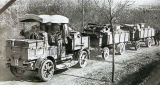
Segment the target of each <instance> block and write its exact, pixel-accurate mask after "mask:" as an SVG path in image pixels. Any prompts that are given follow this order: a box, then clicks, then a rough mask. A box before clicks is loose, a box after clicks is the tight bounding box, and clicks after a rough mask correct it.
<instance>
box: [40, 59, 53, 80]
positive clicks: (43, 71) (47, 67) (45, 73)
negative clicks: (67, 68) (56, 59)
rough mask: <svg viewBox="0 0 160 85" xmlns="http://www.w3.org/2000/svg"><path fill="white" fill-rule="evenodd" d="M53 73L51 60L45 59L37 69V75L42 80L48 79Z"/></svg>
mask: <svg viewBox="0 0 160 85" xmlns="http://www.w3.org/2000/svg"><path fill="white" fill-rule="evenodd" d="M53 74H54V64H53V62H52V61H51V60H45V61H44V62H43V64H42V66H41V67H40V69H39V71H38V75H39V77H40V79H41V80H42V81H49V80H50V79H52V77H53Z"/></svg>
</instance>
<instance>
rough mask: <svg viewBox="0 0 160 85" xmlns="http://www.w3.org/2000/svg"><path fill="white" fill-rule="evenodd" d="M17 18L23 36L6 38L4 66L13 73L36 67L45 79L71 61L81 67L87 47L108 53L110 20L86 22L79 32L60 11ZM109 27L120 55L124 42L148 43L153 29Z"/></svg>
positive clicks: (84, 63)
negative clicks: (94, 22) (106, 21)
mask: <svg viewBox="0 0 160 85" xmlns="http://www.w3.org/2000/svg"><path fill="white" fill-rule="evenodd" d="M20 22H22V23H24V25H26V26H24V29H22V31H21V32H20V34H21V35H22V36H23V38H22V39H9V40H7V41H6V58H7V66H8V67H9V68H10V70H11V72H12V74H13V75H14V76H17V77H20V76H22V75H23V74H24V72H25V71H36V72H37V73H38V76H39V77H40V79H41V80H42V81H49V80H50V79H52V77H53V74H54V71H55V70H58V69H65V68H69V67H71V66H74V65H77V66H78V67H81V68H83V67H85V66H86V65H87V61H88V59H89V58H90V50H91V47H92V48H98V49H101V54H102V58H103V59H107V58H108V57H109V50H110V49H111V48H113V40H112V37H113V35H112V32H113V29H111V26H110V24H105V25H96V24H91V23H90V24H88V25H87V27H86V28H85V29H84V32H82V33H80V32H76V31H74V30H72V29H71V28H70V27H68V26H67V23H69V19H68V18H67V17H65V16H62V15H34V14H28V15H25V16H23V17H21V18H20ZM27 23H28V24H27ZM113 28H114V31H115V32H114V34H115V38H114V39H115V45H116V48H115V49H116V52H117V53H118V54H120V55H121V54H123V53H124V52H125V48H126V45H128V44H131V45H132V46H134V47H135V49H136V50H138V49H139V48H140V42H141V41H143V42H145V44H146V46H147V47H150V46H151V43H152V41H153V37H154V36H155V30H154V29H153V28H150V27H148V28H145V27H144V24H142V23H141V24H124V25H114V26H113ZM90 46H91V47H90Z"/></svg>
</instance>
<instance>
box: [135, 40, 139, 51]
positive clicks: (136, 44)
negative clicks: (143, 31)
mask: <svg viewBox="0 0 160 85" xmlns="http://www.w3.org/2000/svg"><path fill="white" fill-rule="evenodd" d="M139 48H140V43H139V42H136V43H135V50H138V49H139Z"/></svg>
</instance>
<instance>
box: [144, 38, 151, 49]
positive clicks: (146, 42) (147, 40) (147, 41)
mask: <svg viewBox="0 0 160 85" xmlns="http://www.w3.org/2000/svg"><path fill="white" fill-rule="evenodd" d="M145 44H146V46H147V47H151V44H152V42H151V39H146V40H145Z"/></svg>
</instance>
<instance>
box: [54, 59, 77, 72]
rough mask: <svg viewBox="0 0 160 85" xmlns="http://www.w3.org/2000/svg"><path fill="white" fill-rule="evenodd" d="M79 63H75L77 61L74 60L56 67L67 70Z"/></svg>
mask: <svg viewBox="0 0 160 85" xmlns="http://www.w3.org/2000/svg"><path fill="white" fill-rule="evenodd" d="M77 63H78V61H75V60H72V61H67V62H64V63H62V64H58V65H56V69H57V70H58V69H66V68H69V67H72V66H74V65H76V64H77Z"/></svg>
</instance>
